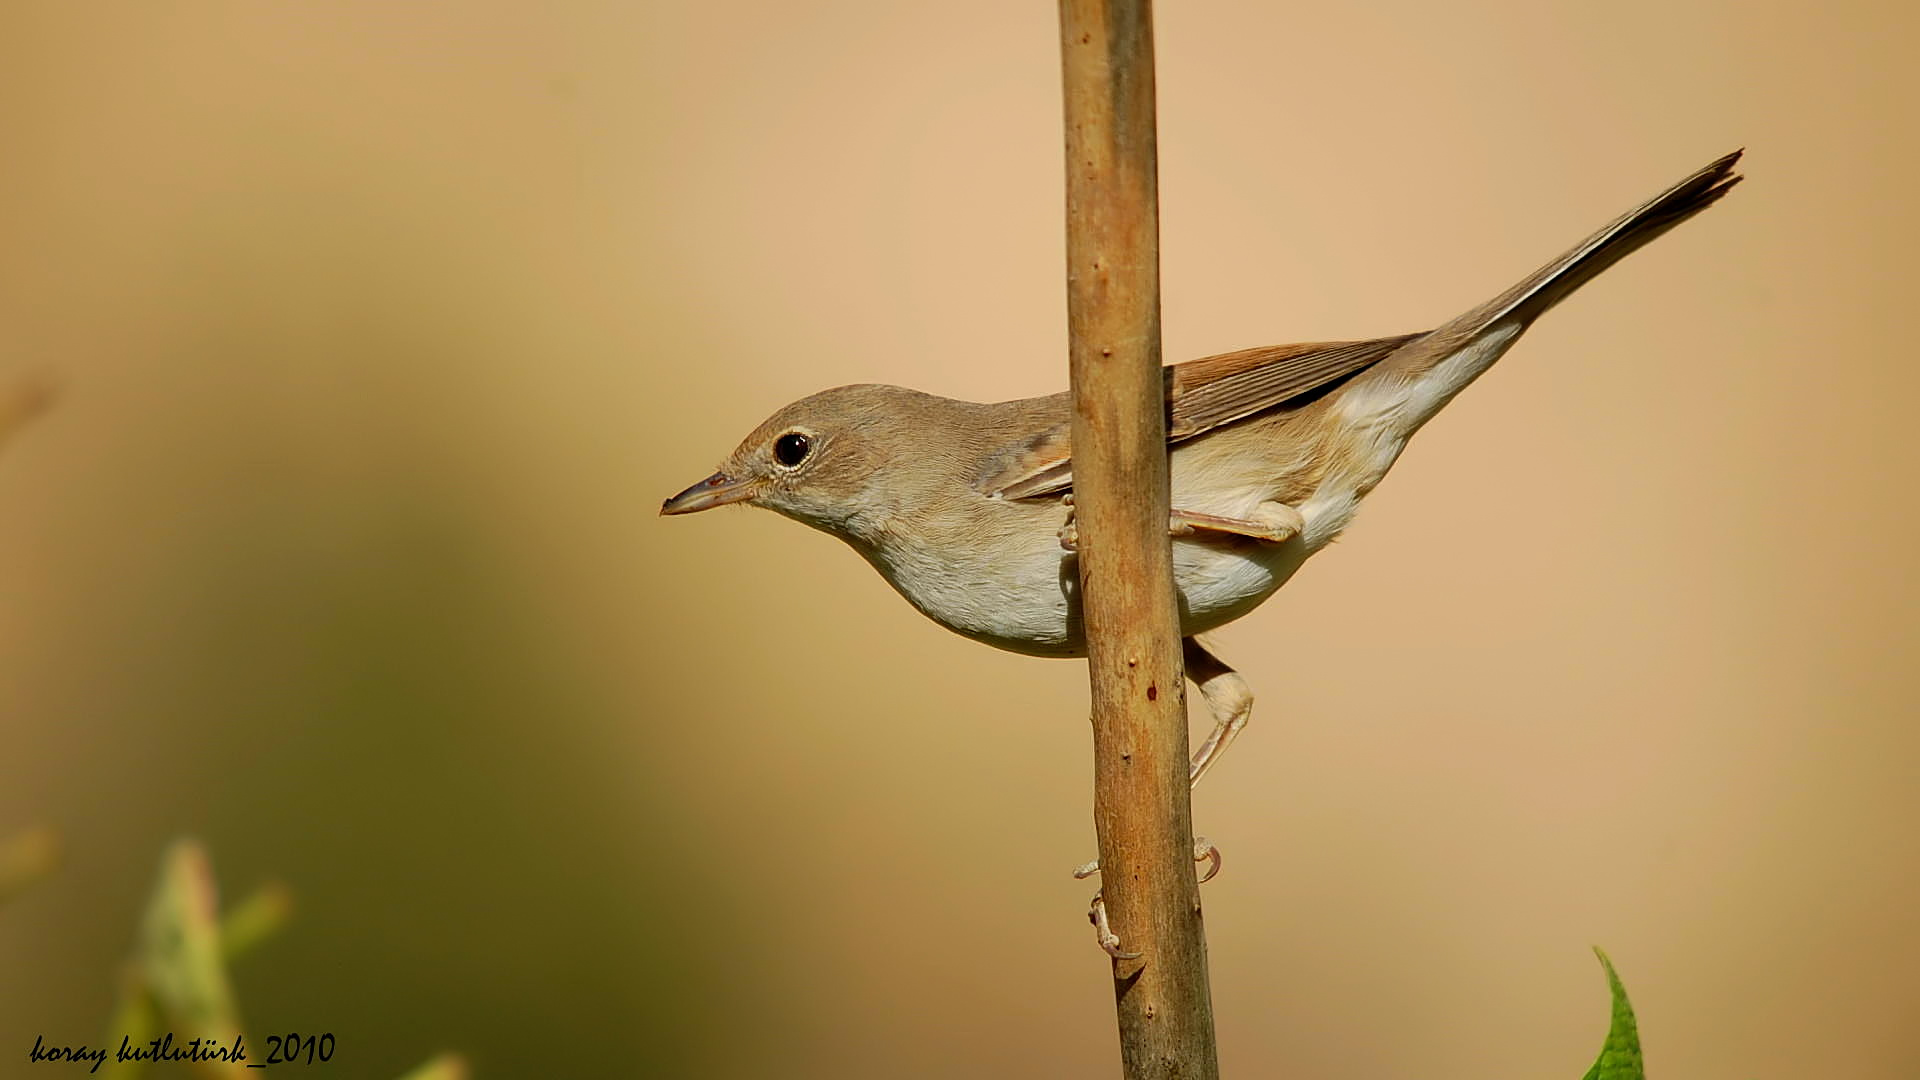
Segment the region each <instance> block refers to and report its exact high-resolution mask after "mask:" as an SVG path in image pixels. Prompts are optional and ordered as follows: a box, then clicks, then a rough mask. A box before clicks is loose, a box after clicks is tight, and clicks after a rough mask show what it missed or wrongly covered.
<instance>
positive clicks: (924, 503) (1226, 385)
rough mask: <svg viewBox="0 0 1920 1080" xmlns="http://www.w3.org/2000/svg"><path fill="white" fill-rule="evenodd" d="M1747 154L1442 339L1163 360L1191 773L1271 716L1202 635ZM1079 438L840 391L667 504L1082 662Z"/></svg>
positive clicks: (1617, 225) (1030, 419)
mask: <svg viewBox="0 0 1920 1080" xmlns="http://www.w3.org/2000/svg"><path fill="white" fill-rule="evenodd" d="M1742 153H1744V151H1743V150H1736V151H1734V152H1733V153H1730V154H1727V155H1725V156H1724V157H1721V158H1719V159H1718V160H1716V161H1714V162H1712V163H1711V164H1709V165H1707V166H1705V167H1704V168H1701V169H1699V170H1698V171H1696V172H1694V173H1693V174H1691V175H1690V176H1688V177H1686V178H1685V179H1683V180H1681V181H1680V182H1679V183H1677V184H1674V185H1673V186H1672V187H1670V188H1668V189H1667V190H1665V191H1663V192H1661V193H1660V194H1659V195H1657V196H1655V197H1654V198H1652V199H1649V200H1648V201H1646V202H1645V203H1642V204H1641V205H1639V206H1637V207H1635V208H1634V209H1633V210H1631V211H1629V212H1627V213H1626V214H1624V215H1622V216H1621V217H1619V218H1618V219H1616V220H1614V221H1613V222H1612V223H1610V224H1609V225H1607V226H1606V227H1605V228H1603V229H1601V230H1600V231H1598V232H1596V233H1594V234H1593V235H1592V236H1589V237H1588V238H1587V239H1585V240H1583V241H1581V242H1580V243H1579V244H1577V245H1575V246H1574V247H1573V248H1571V249H1570V250H1568V251H1566V252H1565V253H1564V254H1562V255H1560V256H1559V257H1558V258H1556V259H1554V260H1553V261H1551V262H1549V263H1547V264H1546V265H1545V266H1543V267H1541V268H1540V269H1539V270H1537V271H1535V272H1534V273H1532V274H1530V275H1528V276H1527V277H1526V278H1524V279H1522V280H1521V281H1520V282H1519V283H1518V284H1516V285H1514V286H1512V287H1511V288H1509V289H1507V290H1506V291H1504V292H1502V293H1500V294H1499V295H1497V296H1495V297H1494V298H1493V299H1491V300H1489V301H1487V302H1485V303H1483V304H1480V305H1479V306H1477V307H1474V308H1473V309H1471V310H1469V311H1467V312H1466V313H1464V314H1462V315H1460V316H1458V317H1456V318H1454V319H1451V320H1449V321H1447V322H1445V323H1442V324H1441V325H1440V326H1438V327H1436V328H1434V329H1432V330H1427V331H1424V332H1419V333H1410V334H1399V335H1395V336H1391V337H1383V338H1373V339H1370V340H1361V341H1339V342H1315V343H1309V344H1299V345H1277V346H1268V347H1264V348H1253V349H1244V350H1241V351H1238V352H1230V353H1225V354H1221V355H1218V356H1209V357H1204V358H1201V359H1197V360H1190V361H1187V362H1184V363H1179V364H1173V365H1168V366H1166V367H1164V368H1163V369H1162V370H1163V372H1164V373H1165V378H1164V383H1165V387H1166V410H1167V442H1168V451H1169V455H1170V456H1169V461H1170V469H1171V482H1172V507H1173V510H1172V516H1171V519H1170V520H1169V522H1168V531H1169V534H1170V535H1171V536H1172V538H1173V539H1172V541H1171V543H1172V551H1173V576H1174V586H1175V589H1176V592H1177V595H1178V603H1179V611H1180V633H1181V635H1182V654H1183V657H1184V660H1185V668H1186V674H1187V677H1188V678H1189V679H1190V680H1191V681H1192V682H1193V683H1194V685H1195V686H1196V688H1197V689H1198V690H1199V691H1200V693H1201V697H1202V698H1203V699H1204V700H1205V702H1206V704H1207V706H1208V709H1209V710H1210V712H1211V714H1212V718H1213V720H1214V727H1213V730H1212V732H1211V733H1210V734H1209V735H1208V736H1207V738H1206V739H1205V740H1204V741H1203V742H1202V743H1201V745H1200V746H1199V748H1198V749H1197V750H1195V751H1194V753H1193V756H1192V759H1191V762H1190V764H1189V767H1188V779H1189V783H1198V782H1199V781H1200V779H1201V777H1203V776H1205V775H1206V773H1207V771H1208V770H1209V769H1210V768H1212V767H1213V765H1215V764H1216V763H1217V762H1218V761H1219V758H1220V755H1221V754H1222V753H1223V752H1224V751H1225V750H1226V748H1227V747H1228V745H1229V744H1231V743H1232V742H1233V741H1234V739H1235V738H1236V737H1237V736H1238V735H1239V734H1240V732H1241V731H1242V730H1243V729H1244V728H1245V727H1246V724H1247V721H1248V719H1249V717H1250V716H1251V714H1252V709H1253V693H1252V691H1251V689H1250V688H1249V687H1248V685H1247V683H1246V680H1245V679H1244V678H1243V677H1242V676H1241V675H1240V674H1239V673H1238V672H1237V671H1236V670H1235V669H1234V668H1232V667H1231V666H1229V665H1228V664H1226V663H1225V662H1224V661H1222V660H1221V659H1220V658H1219V657H1218V656H1217V655H1216V654H1215V653H1214V652H1213V651H1212V649H1211V648H1210V647H1209V646H1208V645H1207V644H1205V643H1203V642H1202V641H1201V640H1200V635H1202V634H1205V633H1207V632H1208V631H1210V630H1213V629H1216V628H1218V627H1220V626H1222V625H1224V624H1226V623H1229V622H1232V621H1233V620H1235V619H1238V618H1240V617H1241V616H1243V615H1246V614H1247V613H1248V612H1250V611H1252V610H1253V609H1254V608H1256V607H1258V606H1259V605H1260V604H1262V603H1264V602H1265V601H1266V600H1267V599H1268V598H1269V597H1271V596H1272V595H1273V594H1274V593H1275V592H1276V591H1277V590H1278V589H1279V588H1280V587H1281V586H1282V585H1284V584H1285V583H1286V582H1287V581H1288V579H1290V578H1291V577H1292V576H1293V575H1294V573H1295V572H1296V571H1298V570H1299V569H1300V567H1301V566H1302V565H1303V564H1304V563H1305V562H1306V560H1307V559H1308V558H1310V557H1312V556H1313V555H1315V554H1317V553H1318V552H1320V551H1322V550H1324V549H1325V548H1326V547H1327V545H1328V544H1330V543H1332V542H1333V540H1334V539H1335V538H1336V537H1338V536H1339V535H1340V534H1341V533H1342V532H1343V531H1344V530H1345V529H1346V528H1347V527H1348V526H1349V525H1350V524H1351V523H1352V521H1353V519H1354V515H1355V513H1356V512H1357V511H1358V509H1359V506H1360V503H1361V502H1362V501H1363V500H1364V499H1365V498H1366V497H1367V495H1368V494H1369V493H1371V492H1372V491H1373V490H1374V488H1375V487H1376V486H1377V485H1378V484H1379V483H1380V481H1381V480H1382V479H1383V478H1385V476H1386V475H1387V472H1388V470H1390V469H1391V468H1392V467H1393V465H1394V463H1395V462H1396V461H1397V460H1398V459H1399V457H1400V454H1401V452H1402V451H1403V450H1405V448H1406V446H1407V443H1408V441H1409V440H1410V439H1411V438H1412V437H1413V435H1414V434H1415V433H1416V432H1418V431H1419V430H1420V428H1421V427H1422V426H1423V425H1425V424H1426V423H1427V421H1429V420H1431V419H1432V418H1433V417H1434V415H1435V414H1437V413H1438V412H1439V411H1440V410H1441V409H1442V408H1444V407H1445V406H1446V405H1447V403H1448V402H1450V401H1452V400H1453V398H1454V396H1455V395H1457V394H1459V393H1460V392H1461V391H1462V390H1463V389H1465V388H1466V387H1467V385H1468V384H1470V383H1472V382H1473V381H1474V380H1475V379H1477V378H1479V377H1480V375H1482V374H1483V373H1485V372H1486V371H1487V369H1488V368H1490V367H1491V366H1492V365H1493V363H1494V362H1495V361H1496V360H1498V359H1499V358H1500V357H1501V356H1502V355H1503V354H1505V353H1506V351H1507V350H1508V349H1510V348H1512V347H1513V344H1514V343H1515V342H1516V341H1517V340H1519V338H1520V336H1521V334H1523V333H1524V332H1525V331H1526V330H1527V328H1528V327H1529V326H1531V325H1532V324H1533V322H1534V320H1535V319H1538V318H1539V317H1540V316H1541V315H1543V314H1545V313H1546V312H1547V311H1548V310H1549V309H1550V308H1552V307H1553V306H1554V305H1556V304H1558V303H1560V302H1561V301H1562V300H1565V299H1566V298H1567V297H1568V296H1570V295H1572V294H1573V293H1574V292H1575V291H1576V290H1577V289H1579V288H1580V287H1581V286H1582V285H1585V284H1586V283H1587V282H1589V281H1591V280H1593V279H1594V278H1595V277H1596V276H1598V275H1599V274H1600V273H1601V272H1603V271H1605V270H1606V269H1608V268H1609V267H1611V266H1613V265H1614V264H1615V263H1617V262H1619V261H1620V260H1621V259H1622V258H1624V257H1626V256H1627V255H1629V254H1631V253H1632V252H1634V251H1635V250H1637V249H1639V248H1640V247H1642V246H1643V245H1645V244H1647V243H1648V242H1650V241H1652V240H1653V239H1654V238H1656V237H1658V236H1660V235H1662V234H1663V233H1665V232H1666V231H1667V230H1669V229H1671V228H1673V227H1674V226H1676V225H1678V224H1679V223H1681V222H1682V221H1685V220H1687V219H1688V218H1690V217H1692V216H1694V215H1695V214H1698V213H1699V212H1700V211H1702V210H1705V209H1706V208H1707V207H1709V206H1712V205H1713V204H1714V203H1716V202H1718V201H1719V200H1720V198H1721V197H1722V196H1724V195H1726V193H1727V192H1728V191H1730V190H1732V188H1733V187H1734V185H1736V184H1738V183H1739V182H1740V181H1741V179H1742V177H1741V176H1740V174H1738V173H1737V172H1735V166H1736V165H1737V164H1738V162H1739V160H1740V157H1741V155H1742ZM1071 426H1072V425H1071V404H1070V401H1069V396H1068V394H1066V393H1058V394H1053V395H1049V396H1045V397H1034V398H1024V399H1020V400H1014V401H1002V402H995V403H979V402H969V401H957V400H953V399H950V398H945V397H939V396H935V395H933V394H927V393H922V392H920V391H918V390H910V389H906V388H903V387H898V386H886V385H878V384H860V385H852V386H841V387H836V388H833V389H829V390H823V391H821V392H819V393H816V394H813V395H811V396H809V397H805V398H802V399H800V400H799V401H796V402H793V403H792V404H790V405H787V406H786V407H784V408H781V409H779V410H778V411H776V412H775V413H774V414H773V415H772V416H770V417H769V418H768V419H767V420H766V421H765V422H764V423H762V424H760V426H758V427H757V428H755V429H754V430H753V431H752V432H751V433H750V434H749V435H747V437H746V438H745V439H744V440H742V441H741V442H740V444H739V445H738V447H736V448H735V449H734V451H733V452H732V453H731V454H729V455H728V456H727V458H726V459H725V460H724V461H723V462H721V464H720V467H719V468H718V469H717V470H716V471H715V472H714V473H713V474H712V475H711V476H709V477H707V478H706V479H704V480H701V481H699V482H698V483H695V484H693V485H692V486H690V487H688V488H687V489H686V490H684V491H681V492H680V493H678V494H676V495H674V496H673V497H671V498H669V499H667V500H666V501H665V502H664V503H663V504H662V506H661V508H660V512H661V513H662V514H667V515H679V514H691V513H695V512H698V511H702V510H709V509H712V508H714V507H718V506H724V505H728V504H741V503H743V504H747V505H751V506H759V507H763V508H765V509H768V510H773V511H775V512H777V513H780V514H783V515H785V516H787V517H789V518H792V519H794V520H795V521H798V522H800V523H802V524H805V525H809V526H811V527H813V528H815V529H819V530H821V531H823V532H826V533H829V534H831V535H833V536H836V537H839V538H840V539H841V540H843V541H845V542H846V543H847V544H848V545H849V546H851V547H852V548H853V549H854V550H855V551H856V552H858V553H859V554H860V555H861V556H863V557H864V558H865V559H866V560H867V561H868V562H869V563H871V564H872V565H873V567H874V569H876V570H878V571H879V572H880V575H881V576H882V577H883V578H885V579H886V580H887V582H888V583H889V584H891V585H892V586H893V587H894V589H896V590H897V591H898V592H899V593H900V595H901V596H903V597H905V598H906V600H907V602H908V603H910V604H912V605H913V606H914V607H915V608H917V609H918V610H919V611H921V612H922V613H923V614H925V615H927V616H928V617H929V618H931V619H933V621H935V622H937V623H939V624H940V625H941V626H944V627H946V628H947V629H949V630H952V631H954V632H956V633H958V634H961V635H963V636H965V637H968V638H971V639H973V640H975V641H979V642H983V643H985V644H988V645H992V646H995V647H997V648H1001V649H1006V650H1009V651H1012V652H1016V653H1023V654H1027V655H1032V656H1042V657H1075V656H1083V655H1085V652H1086V638H1085V635H1084V633H1083V630H1082V626H1081V621H1080V615H1079V600H1078V596H1077V589H1078V582H1077V573H1076V570H1075V568H1074V565H1073V562H1072V560H1073V559H1074V551H1075V549H1076V548H1077V546H1078V534H1077V530H1076V529H1075V527H1074V523H1073V516H1072V515H1073V509H1072V494H1073V493H1072V488H1073V456H1072V447H1071V445H1070V442H1069V433H1070V429H1071ZM1216 868H1217V857H1216ZM1082 869H1083V872H1084V871H1087V870H1089V869H1090V867H1083V868H1082ZM1209 876H1211V875H1209Z"/></svg>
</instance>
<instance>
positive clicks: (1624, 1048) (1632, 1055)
mask: <svg viewBox="0 0 1920 1080" xmlns="http://www.w3.org/2000/svg"><path fill="white" fill-rule="evenodd" d="M1593 954H1594V955H1595V956H1598V957H1599V958H1600V966H1601V967H1603V968H1605V969H1607V986H1608V988H1609V989H1611V990H1612V991H1613V1024H1612V1025H1611V1026H1610V1027H1608V1028H1607V1041H1606V1042H1605V1043H1603V1044H1601V1047H1600V1060H1598V1061H1596V1062H1594V1063H1593V1068H1591V1069H1588V1070H1587V1075H1586V1076H1585V1077H1584V1078H1583V1080H1646V1077H1647V1074H1646V1070H1645V1069H1644V1068H1643V1067H1642V1064H1641V1061H1640V1028H1639V1025H1638V1024H1636V1023H1634V1020H1633V1006H1632V1005H1631V1004H1629V1003H1628V1002H1627V988H1626V987H1625V986H1623V985H1621V983H1620V976H1619V974H1618V973H1616V972H1615V971H1614V970H1613V961H1611V960H1609V959H1607V954H1606V952H1605V951H1603V950H1602V949H1601V948H1600V947H1599V946H1597V945H1596V946H1594V950H1593Z"/></svg>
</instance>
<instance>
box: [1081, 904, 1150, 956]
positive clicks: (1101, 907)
mask: <svg viewBox="0 0 1920 1080" xmlns="http://www.w3.org/2000/svg"><path fill="white" fill-rule="evenodd" d="M1087 921H1088V922H1090V923H1092V924H1093V937H1094V940H1095V941H1098V942H1099V943H1100V949H1101V951H1102V952H1105V953H1106V954H1107V955H1108V956H1111V957H1113V958H1114V959H1115V960H1138V959H1140V954H1139V953H1137V952H1126V951H1123V950H1122V949H1121V948H1120V935H1119V934H1116V933H1114V932H1113V926H1112V925H1111V924H1110V923H1108V922H1107V902H1106V900H1105V899H1104V898H1103V897H1102V895H1101V894H1100V893H1094V894H1093V904H1092V906H1091V907H1089V908H1088V909H1087Z"/></svg>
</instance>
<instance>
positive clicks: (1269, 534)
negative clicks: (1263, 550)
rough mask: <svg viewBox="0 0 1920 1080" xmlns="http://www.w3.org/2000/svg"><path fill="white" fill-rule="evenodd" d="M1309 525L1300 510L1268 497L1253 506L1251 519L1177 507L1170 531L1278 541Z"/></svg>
mask: <svg viewBox="0 0 1920 1080" xmlns="http://www.w3.org/2000/svg"><path fill="white" fill-rule="evenodd" d="M1306 527H1307V519H1306V518H1304V517H1302V516H1300V511H1298V510H1296V509H1294V508H1293V507H1291V506H1288V505H1287V504H1286V503H1283V502H1275V501H1273V500H1268V501H1266V502H1263V503H1261V504H1260V505H1259V506H1258V507H1256V508H1254V511H1253V516H1252V517H1249V518H1230V517H1221V516H1219V515H1218V514H1202V513H1198V512H1196V511H1193V510H1175V511H1174V512H1173V522H1172V525H1171V531H1172V533H1173V535H1174V536H1191V535H1193V534H1194V533H1197V532H1213V533H1226V534H1229V535H1232V536H1251V537H1253V538H1254V539H1255V540H1265V541H1267V542H1269V543H1274V544H1279V543H1284V542H1286V541H1288V540H1291V539H1293V538H1294V537H1296V536H1299V535H1300V533H1301V531H1302V530H1303V529H1305V528H1306Z"/></svg>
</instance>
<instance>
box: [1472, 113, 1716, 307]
mask: <svg viewBox="0 0 1920 1080" xmlns="http://www.w3.org/2000/svg"><path fill="white" fill-rule="evenodd" d="M1745 152H1746V151H1744V150H1735V151H1734V152H1733V153H1731V154H1728V155H1727V156H1726V157H1723V158H1721V159H1720V160H1718V161H1716V162H1714V163H1713V164H1711V165H1708V166H1707V167H1706V168H1704V169H1701V170H1700V171H1699V172H1696V173H1694V174H1693V175H1692V176H1689V177H1687V178H1686V179H1685V180H1682V181H1680V182H1679V183H1677V184H1675V185H1673V186H1672V187H1670V188H1668V189H1667V190H1666V191H1663V192H1661V193H1660V194H1659V195H1657V196H1655V197H1654V198H1652V199H1650V200H1648V201H1647V202H1646V203H1644V204H1642V205H1640V206H1638V207H1635V208H1634V209H1633V210H1630V211H1628V212H1627V213H1626V214H1624V215H1622V216H1621V217H1620V218H1619V220H1617V221H1615V222H1614V223H1613V224H1611V225H1608V226H1607V227H1606V228H1604V229H1601V230H1600V231H1599V232H1597V233H1594V234H1593V235H1592V236H1589V237H1587V239H1586V240H1585V241H1583V242H1582V243H1581V244H1580V245H1579V246H1578V247H1575V248H1574V249H1573V250H1572V251H1569V252H1567V253H1566V254H1565V255H1562V256H1560V257H1559V258H1557V259H1555V260H1553V261H1552V262H1550V263H1548V264H1547V265H1545V266H1543V267H1541V268H1540V269H1539V270H1536V271H1534V273H1533V274H1532V276H1530V277H1528V278H1527V279H1526V280H1525V281H1522V282H1521V283H1520V284H1518V285H1515V286H1514V287H1513V288H1511V289H1508V290H1507V291H1506V292H1503V293H1501V294H1500V295H1499V296H1496V297H1494V298H1493V299H1492V300H1489V301H1487V302H1486V303H1484V304H1482V305H1480V306H1479V307H1477V308H1474V309H1473V310H1472V311H1469V312H1467V313H1466V314H1465V315H1462V316H1460V317H1459V318H1457V319H1454V320H1453V321H1452V322H1449V323H1448V324H1447V325H1445V326H1443V327H1441V328H1440V331H1439V332H1441V333H1448V334H1472V333H1475V332H1477V331H1479V330H1481V329H1484V328H1487V327H1491V326H1493V325H1495V324H1497V323H1501V322H1505V321H1508V320H1512V321H1515V322H1518V323H1520V324H1521V325H1522V326H1524V325H1526V324H1527V323H1530V322H1532V321H1533V320H1535V319H1537V318H1539V317H1540V316H1541V315H1542V314H1544V313H1545V312H1546V310H1547V309H1548V308H1550V307H1552V306H1553V305H1555V304H1557V303H1559V302H1560V301H1562V300H1565V299H1566V298H1567V297H1569V296H1571V295H1573V292H1574V290H1576V289H1578V288H1579V287H1580V286H1582V285H1585V284H1586V283H1587V282H1589V281H1592V280H1593V279H1594V278H1596V277H1598V276H1599V275H1600V272H1601V271H1603V270H1605V269H1607V268H1608V267H1610V266H1612V265H1613V264H1614V263H1617V262H1619V261H1620V260H1621V259H1624V258H1626V257H1627V256H1628V255H1630V254H1632V253H1633V252H1635V251H1638V250H1640V248H1641V247H1643V246H1645V245H1646V244H1647V243H1649V242H1650V241H1652V240H1653V239H1654V238H1655V237H1657V236H1659V235H1661V234H1662V233H1664V232H1666V231H1667V230H1668V229H1671V228H1673V227H1674V226H1675V225H1678V224H1680V223H1681V222H1683V221H1685V220H1687V219H1688V218H1690V217H1692V216H1693V215H1695V214H1697V213H1699V212H1700V211H1702V210H1705V209H1706V208H1707V207H1709V206H1712V205H1713V204H1714V203H1716V202H1718V201H1720V197H1721V196H1722V195H1725V194H1726V193H1727V192H1729V191H1731V190H1732V189H1733V185H1735V184H1737V183H1739V182H1740V176H1739V174H1737V173H1735V172H1734V171H1733V167H1734V165H1735V164H1737V163H1738V162H1739V160H1740V155H1741V154H1743V153H1745Z"/></svg>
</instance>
